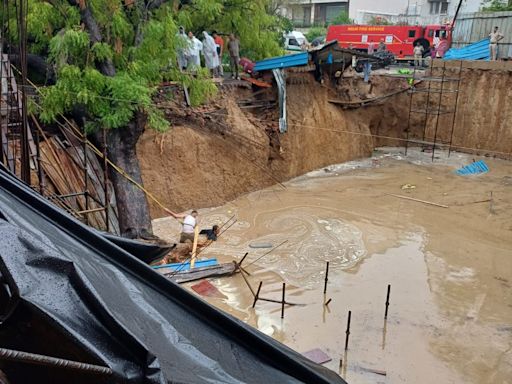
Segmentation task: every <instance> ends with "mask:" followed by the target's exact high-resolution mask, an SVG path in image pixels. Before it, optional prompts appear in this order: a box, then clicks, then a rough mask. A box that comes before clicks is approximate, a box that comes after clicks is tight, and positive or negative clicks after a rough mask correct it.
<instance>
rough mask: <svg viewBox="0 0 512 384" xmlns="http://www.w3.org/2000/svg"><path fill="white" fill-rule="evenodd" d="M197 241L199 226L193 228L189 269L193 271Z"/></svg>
mask: <svg viewBox="0 0 512 384" xmlns="http://www.w3.org/2000/svg"><path fill="white" fill-rule="evenodd" d="M198 239H199V225H197V223H196V226H195V228H194V244H193V245H192V258H191V259H190V269H193V268H194V266H195V263H196V254H197V240H198Z"/></svg>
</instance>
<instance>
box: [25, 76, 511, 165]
mask: <svg viewBox="0 0 512 384" xmlns="http://www.w3.org/2000/svg"><path fill="white" fill-rule="evenodd" d="M16 71H18V70H17V69H16ZM18 73H19V71H18ZM29 82H30V84H31V85H32V86H33V87H34V88H36V90H37V91H38V92H40V90H39V87H38V86H36V85H35V84H34V83H32V82H31V81H30V80H29ZM66 92H68V93H70V94H77V93H76V92H71V91H66ZM400 93H402V92H401V91H400V92H398V91H397V93H396V94H388V95H384V96H385V97H392V96H396V95H397V94H400ZM384 96H381V97H384ZM91 97H93V98H94V97H98V98H104V99H108V100H112V101H120V102H126V103H132V104H135V102H134V101H132V100H125V99H116V98H112V97H108V96H100V95H93V96H91ZM149 105H151V106H154V107H157V108H160V109H165V108H166V107H165V106H163V105H160V104H156V103H150V104H149ZM196 113H198V114H203V115H214V116H222V117H225V116H226V115H225V114H223V113H218V112H199V111H196ZM61 116H62V117H63V118H64V119H65V117H64V116H63V115H61ZM251 120H253V121H260V122H264V123H275V121H274V120H271V119H259V118H256V117H251ZM289 123H290V124H292V125H294V126H296V127H304V128H311V129H320V130H325V131H331V132H337V133H345V134H352V135H359V136H367V137H372V138H380V139H388V140H396V141H406V140H407V139H405V138H400V137H393V136H384V135H377V134H373V133H364V132H355V131H348V130H339V129H329V128H324V127H318V126H315V125H308V124H300V122H298V121H294V120H292V119H289ZM217 124H219V123H217ZM441 144H443V143H441ZM452 148H455V149H463V150H468V151H481V152H487V153H493V154H498V155H505V156H510V155H511V152H502V151H495V150H492V149H488V148H476V147H465V146H462V145H452Z"/></svg>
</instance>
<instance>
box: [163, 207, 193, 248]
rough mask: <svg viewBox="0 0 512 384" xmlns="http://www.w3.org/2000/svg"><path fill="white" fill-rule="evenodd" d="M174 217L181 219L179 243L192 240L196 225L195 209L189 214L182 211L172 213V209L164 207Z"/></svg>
mask: <svg viewBox="0 0 512 384" xmlns="http://www.w3.org/2000/svg"><path fill="white" fill-rule="evenodd" d="M166 211H167V212H168V213H170V214H171V216H172V217H174V218H175V219H183V222H182V223H181V235H180V243H186V242H191V243H193V242H194V230H195V228H196V226H197V215H198V213H197V211H196V210H193V211H192V212H190V215H187V214H184V213H174V212H173V211H171V210H169V209H166Z"/></svg>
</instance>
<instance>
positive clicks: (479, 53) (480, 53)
mask: <svg viewBox="0 0 512 384" xmlns="http://www.w3.org/2000/svg"><path fill="white" fill-rule="evenodd" d="M489 58H490V54H489V39H483V40H480V41H478V42H476V43H473V44H469V45H467V46H465V47H462V48H450V49H449V50H448V51H447V52H446V53H445V55H444V57H443V59H444V60H489Z"/></svg>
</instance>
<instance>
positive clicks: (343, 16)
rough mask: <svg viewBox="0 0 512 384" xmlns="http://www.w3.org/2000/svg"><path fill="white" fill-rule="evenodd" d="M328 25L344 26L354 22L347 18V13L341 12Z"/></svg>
mask: <svg viewBox="0 0 512 384" xmlns="http://www.w3.org/2000/svg"><path fill="white" fill-rule="evenodd" d="M329 24H330V25H346V24H354V20H352V19H351V18H350V17H349V16H348V12H347V11H341V12H340V14H339V15H338V16H336V17H335V18H334V19H332V21H331V22H330V23H329Z"/></svg>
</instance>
